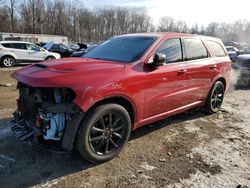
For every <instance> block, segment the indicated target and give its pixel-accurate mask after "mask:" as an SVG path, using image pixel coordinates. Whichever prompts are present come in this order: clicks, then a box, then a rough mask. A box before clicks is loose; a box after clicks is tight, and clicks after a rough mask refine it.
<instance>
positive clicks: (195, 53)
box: [183, 38, 208, 61]
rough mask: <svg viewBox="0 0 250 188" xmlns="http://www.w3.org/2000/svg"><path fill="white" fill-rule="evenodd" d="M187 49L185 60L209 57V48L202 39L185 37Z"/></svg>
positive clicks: (184, 41) (184, 42) (185, 47)
mask: <svg viewBox="0 0 250 188" xmlns="http://www.w3.org/2000/svg"><path fill="white" fill-rule="evenodd" d="M183 44H184V49H185V60H186V61H190V60H196V59H203V58H207V57H208V52H207V49H206V48H205V46H204V44H203V43H202V41H201V40H200V39H194V38H186V39H183Z"/></svg>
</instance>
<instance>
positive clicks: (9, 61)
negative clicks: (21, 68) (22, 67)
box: [1, 56, 16, 67]
mask: <svg viewBox="0 0 250 188" xmlns="http://www.w3.org/2000/svg"><path fill="white" fill-rule="evenodd" d="M1 63H2V66H3V67H13V66H14V65H15V63H16V61H15V59H14V58H13V57H11V56H5V57H3V58H2V62H1Z"/></svg>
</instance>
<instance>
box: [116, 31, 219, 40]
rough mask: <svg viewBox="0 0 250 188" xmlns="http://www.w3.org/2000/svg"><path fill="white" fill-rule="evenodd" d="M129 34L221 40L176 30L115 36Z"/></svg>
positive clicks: (135, 34) (134, 34)
mask: <svg viewBox="0 0 250 188" xmlns="http://www.w3.org/2000/svg"><path fill="white" fill-rule="evenodd" d="M129 36H141V37H157V38H168V37H169V38H170V37H191V38H192V37H197V38H201V39H206V40H212V41H217V42H221V39H219V38H216V37H210V36H203V35H197V34H189V33H176V32H152V33H133V34H125V35H120V36H117V37H129Z"/></svg>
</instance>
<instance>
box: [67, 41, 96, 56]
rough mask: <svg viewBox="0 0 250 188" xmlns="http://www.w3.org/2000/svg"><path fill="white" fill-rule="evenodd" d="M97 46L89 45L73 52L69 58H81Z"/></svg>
mask: <svg viewBox="0 0 250 188" xmlns="http://www.w3.org/2000/svg"><path fill="white" fill-rule="evenodd" d="M96 46H97V44H94V45H91V46H89V47H88V48H86V49H84V48H82V49H80V50H79V51H77V52H73V53H72V55H71V57H81V56H83V55H84V54H86V53H87V52H89V51H91V50H92V49H94V48H95V47H96Z"/></svg>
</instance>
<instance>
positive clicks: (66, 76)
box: [12, 58, 125, 88]
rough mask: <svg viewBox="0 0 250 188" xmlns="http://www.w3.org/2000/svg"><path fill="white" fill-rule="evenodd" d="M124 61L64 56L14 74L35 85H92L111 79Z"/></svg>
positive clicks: (122, 65)
mask: <svg viewBox="0 0 250 188" xmlns="http://www.w3.org/2000/svg"><path fill="white" fill-rule="evenodd" d="M124 67H125V65H124V64H123V63H118V62H112V61H104V60H96V59H87V58H63V59H57V60H50V61H46V62H41V63H37V64H33V65H31V66H28V67H25V68H22V69H19V70H17V71H15V72H14V73H13V74H12V77H14V78H15V79H16V80H18V81H20V82H22V83H25V84H27V85H30V86H33V87H70V88H72V87H73V86H75V85H79V84H80V85H82V86H84V85H91V83H92V82H95V83H98V82H103V81H105V80H109V79H110V78H111V75H114V76H115V74H118V73H119V72H121V71H122V70H123V69H124Z"/></svg>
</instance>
